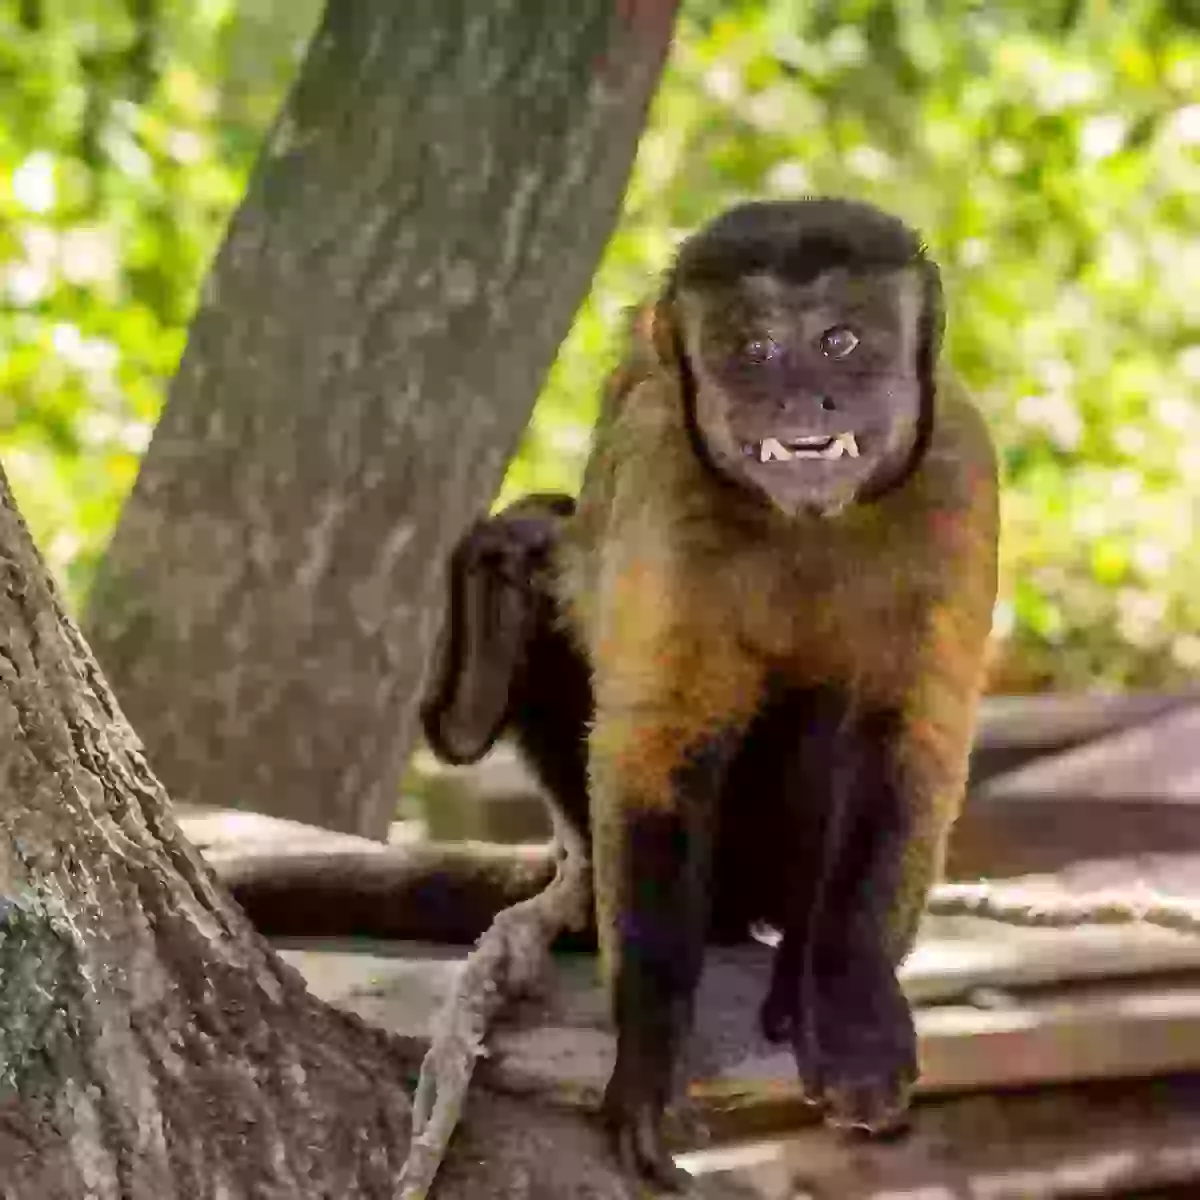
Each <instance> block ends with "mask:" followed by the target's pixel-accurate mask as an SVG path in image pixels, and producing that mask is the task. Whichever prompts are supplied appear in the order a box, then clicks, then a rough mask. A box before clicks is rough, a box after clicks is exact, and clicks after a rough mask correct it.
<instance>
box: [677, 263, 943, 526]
mask: <svg viewBox="0 0 1200 1200" xmlns="http://www.w3.org/2000/svg"><path fill="white" fill-rule="evenodd" d="M925 306H926V290H925V280H924V279H923V277H922V275H921V273H920V272H919V271H918V270H916V269H902V270H894V271H890V272H887V273H871V274H864V273H855V272H851V271H848V270H846V269H843V268H838V269H834V270H830V271H827V272H825V273H823V274H820V275H817V276H816V277H815V278H814V279H812V280H810V281H808V282H806V283H802V284H798V283H793V282H789V281H787V280H783V279H780V278H778V277H776V276H774V275H771V274H766V273H760V274H752V275H747V276H744V277H742V278H741V279H739V280H737V281H736V282H735V283H734V284H733V285H726V286H724V287H722V288H718V289H704V290H702V291H690V292H689V291H687V290H684V291H683V292H682V294H681V295H680V296H679V297H678V301H677V312H676V318H677V320H678V321H679V325H678V326H677V328H679V329H680V332H681V333H682V337H681V339H680V340H681V343H682V344H681V345H680V346H679V350H680V351H681V352H682V353H683V354H684V355H685V356H686V359H687V362H686V367H687V369H688V370H689V371H690V375H691V380H692V404H693V406H694V411H693V414H692V417H693V421H694V426H695V432H696V433H697V434H698V436H699V438H700V440H701V442H702V444H703V449H704V451H705V452H706V453H707V454H708V456H709V457H710V458H711V460H712V462H713V464H714V465H715V466H716V467H717V469H718V470H720V471H721V472H722V473H723V474H724V475H726V476H727V477H729V478H731V479H732V480H734V481H735V482H737V483H740V484H742V485H743V486H746V487H749V488H750V489H752V490H753V491H755V492H757V493H758V494H760V495H761V496H763V497H764V498H766V499H767V500H768V501H770V502H771V503H772V504H774V505H775V506H776V507H777V508H778V509H779V510H780V511H781V512H783V513H785V514H787V515H788V516H796V515H798V514H800V513H806V512H807V513H813V514H819V515H826V516H827V515H833V514H836V513H838V512H840V511H841V510H842V509H844V508H845V507H846V505H848V504H851V503H853V502H854V501H855V500H857V499H860V498H864V497H865V496H867V495H868V494H870V493H872V492H874V491H876V490H878V489H879V488H881V487H882V486H886V483H887V481H888V480H889V479H891V478H894V477H895V476H897V475H900V474H902V473H903V472H904V471H905V470H906V468H907V465H908V463H909V461H910V460H911V458H912V457H913V453H914V449H915V447H916V446H917V444H918V439H919V437H920V434H921V429H922V424H923V422H924V421H926V420H927V419H928V412H929V405H930V403H931V395H929V394H928V393H929V392H930V390H931V388H932V383H931V382H930V380H929V379H928V374H929V371H928V366H927V363H928V345H925V347H924V349H923V347H922V339H923V338H926V339H927V334H926V333H925V332H923V331H925V330H927V329H928V322H927V321H923V320H922V313H923V311H924V309H925Z"/></svg>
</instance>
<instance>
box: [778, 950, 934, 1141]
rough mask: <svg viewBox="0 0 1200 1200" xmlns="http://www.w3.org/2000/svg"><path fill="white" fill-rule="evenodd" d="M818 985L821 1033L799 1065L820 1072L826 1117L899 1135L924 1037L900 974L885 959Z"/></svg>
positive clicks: (837, 1124) (840, 1125) (817, 1079)
mask: <svg viewBox="0 0 1200 1200" xmlns="http://www.w3.org/2000/svg"><path fill="white" fill-rule="evenodd" d="M863 965H864V966H865V964H863ZM816 991H817V1004H816V1028H815V1037H814V1038H812V1039H809V1044H808V1045H804V1044H803V1043H802V1045H801V1047H800V1049H801V1050H802V1051H803V1053H797V1065H798V1066H800V1068H801V1072H802V1078H804V1076H805V1074H806V1073H811V1074H812V1075H813V1076H814V1077H813V1078H812V1085H813V1086H814V1087H815V1089H816V1090H817V1093H818V1094H819V1096H820V1099H821V1103H822V1104H823V1106H824V1108H825V1110H826V1120H827V1121H828V1123H829V1124H830V1125H831V1126H833V1127H834V1128H837V1129H844V1130H848V1131H854V1132H857V1133H865V1134H869V1135H871V1136H876V1137H882V1136H888V1135H893V1134H897V1133H900V1132H901V1131H902V1130H903V1128H904V1127H905V1124H906V1121H905V1113H906V1112H907V1110H908V1104H909V1095H910V1093H911V1090H912V1086H913V1084H914V1083H915V1082H916V1079H917V1037H916V1030H915V1028H914V1026H913V1019H912V1010H911V1009H910V1008H909V1005H908V1000H907V999H906V998H905V996H904V993H903V992H902V991H901V990H900V985H899V983H898V982H897V981H896V977H895V973H894V972H893V971H892V969H891V968H890V966H885V965H883V964H882V963H881V964H880V969H879V970H871V969H864V970H860V971H845V970H842V971H839V972H838V973H837V974H836V975H834V976H833V977H832V978H831V977H829V976H824V977H822V976H818V977H817V981H816ZM814 1042H815V1045H813V1044H812V1043H814ZM807 1082H808V1081H807V1080H806V1084H807Z"/></svg>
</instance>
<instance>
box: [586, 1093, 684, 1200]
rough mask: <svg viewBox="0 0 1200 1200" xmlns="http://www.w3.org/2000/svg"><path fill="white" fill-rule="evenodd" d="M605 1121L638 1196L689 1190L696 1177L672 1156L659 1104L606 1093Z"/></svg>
mask: <svg viewBox="0 0 1200 1200" xmlns="http://www.w3.org/2000/svg"><path fill="white" fill-rule="evenodd" d="M604 1122H605V1124H606V1125H607V1127H608V1132H609V1138H610V1139H611V1143H612V1148H613V1153H614V1154H615V1156H616V1158H617V1161H618V1162H619V1163H620V1166H621V1173H622V1174H623V1175H624V1177H625V1179H626V1181H627V1183H628V1185H629V1187H630V1189H631V1190H632V1192H633V1194H634V1195H635V1196H639V1197H641V1196H646V1195H655V1194H658V1193H662V1192H666V1193H669V1194H671V1195H678V1194H680V1193H682V1192H685V1191H687V1188H688V1185H689V1184H690V1183H691V1180H692V1177H691V1175H690V1174H688V1172H687V1171H685V1170H683V1168H682V1167H677V1166H676V1165H675V1162H674V1160H673V1159H672V1158H671V1152H670V1151H669V1150H668V1149H667V1142H666V1138H665V1136H664V1133H663V1117H662V1110H661V1108H660V1107H659V1106H658V1105H655V1104H651V1103H647V1102H640V1103H639V1102H633V1103H626V1102H623V1101H619V1100H616V1099H614V1098H610V1096H607V1095H606V1096H605V1098H604Z"/></svg>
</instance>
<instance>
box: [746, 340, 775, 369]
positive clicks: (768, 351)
mask: <svg viewBox="0 0 1200 1200" xmlns="http://www.w3.org/2000/svg"><path fill="white" fill-rule="evenodd" d="M778 353H779V343H778V342H777V341H776V340H775V339H774V338H773V337H770V336H769V335H767V334H764V335H763V336H762V337H752V338H747V339H746V341H744V342H743V343H742V355H743V357H744V358H745V359H746V360H747V361H748V362H752V363H765V362H769V361H770V360H771V359H772V358H774V357H775V356H776V355H777V354H778Z"/></svg>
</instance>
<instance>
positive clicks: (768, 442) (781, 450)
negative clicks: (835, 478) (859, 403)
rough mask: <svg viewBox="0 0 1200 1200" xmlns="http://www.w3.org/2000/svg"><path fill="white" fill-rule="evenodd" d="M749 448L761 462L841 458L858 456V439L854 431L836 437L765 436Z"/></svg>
mask: <svg viewBox="0 0 1200 1200" xmlns="http://www.w3.org/2000/svg"><path fill="white" fill-rule="evenodd" d="M747 450H748V451H749V452H750V453H752V454H757V455H758V461H759V462H788V461H789V460H790V459H793V458H841V457H842V455H843V454H848V455H849V456H850V457H851V458H857V457H858V441H857V440H856V438H855V436H854V434H852V433H839V434H837V435H836V436H835V437H801V438H788V439H786V440H781V439H779V438H773V437H771V438H764V439H763V440H762V441H761V442H757V443H751V444H750V445H749V446H748V447H747Z"/></svg>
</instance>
